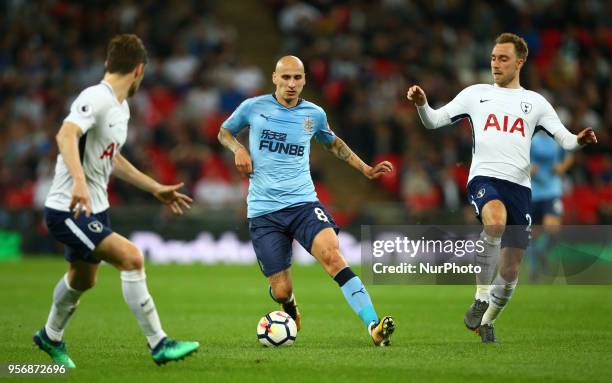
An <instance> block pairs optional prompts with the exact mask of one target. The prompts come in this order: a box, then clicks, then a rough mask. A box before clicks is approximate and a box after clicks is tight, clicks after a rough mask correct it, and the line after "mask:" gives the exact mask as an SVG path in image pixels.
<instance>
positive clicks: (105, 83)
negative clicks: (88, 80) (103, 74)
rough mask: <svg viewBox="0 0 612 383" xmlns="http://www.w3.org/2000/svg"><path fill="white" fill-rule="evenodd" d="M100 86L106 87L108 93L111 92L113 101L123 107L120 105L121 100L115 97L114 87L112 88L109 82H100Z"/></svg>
mask: <svg viewBox="0 0 612 383" xmlns="http://www.w3.org/2000/svg"><path fill="white" fill-rule="evenodd" d="M100 84H102V85H104V86H105V87H106V88H107V89H108V91H109V92H110V94H111V96H113V100H114V101H115V102H116V103H117V105H121V104H119V100H118V99H117V96H116V95H115V91H114V90H113V87H112V86H111V84H109V83H108V82H107V81H104V80H102V81H100Z"/></svg>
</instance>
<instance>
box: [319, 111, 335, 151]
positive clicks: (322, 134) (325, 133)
mask: <svg viewBox="0 0 612 383" xmlns="http://www.w3.org/2000/svg"><path fill="white" fill-rule="evenodd" d="M316 129H317V132H316V133H315V134H314V138H315V140H317V141H318V142H320V143H322V144H323V145H329V144H331V143H332V142H334V140H335V139H336V135H335V134H334V132H332V130H331V128H330V127H329V123H328V122H327V114H325V112H324V111H323V110H321V114H320V116H319V120H318V121H317V128H316Z"/></svg>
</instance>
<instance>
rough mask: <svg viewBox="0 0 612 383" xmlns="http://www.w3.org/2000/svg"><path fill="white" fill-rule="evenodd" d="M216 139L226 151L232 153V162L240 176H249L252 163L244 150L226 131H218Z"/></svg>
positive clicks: (223, 129)
mask: <svg viewBox="0 0 612 383" xmlns="http://www.w3.org/2000/svg"><path fill="white" fill-rule="evenodd" d="M217 139H218V140H219V142H220V143H221V145H223V146H224V147H226V148H227V149H228V150H231V152H232V153H234V162H235V164H236V169H238V171H239V172H240V173H241V174H244V175H249V174H251V173H252V172H253V163H252V162H251V156H250V155H249V152H248V151H247V150H246V148H245V147H244V146H243V145H242V144H241V143H240V142H238V140H237V139H236V137H234V135H233V134H232V133H231V132H230V131H229V130H227V129H225V128H223V127H222V128H221V129H219V134H218V135H217Z"/></svg>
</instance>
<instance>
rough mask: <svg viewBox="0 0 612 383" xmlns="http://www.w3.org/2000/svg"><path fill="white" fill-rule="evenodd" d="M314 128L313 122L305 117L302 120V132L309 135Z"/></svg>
mask: <svg viewBox="0 0 612 383" xmlns="http://www.w3.org/2000/svg"><path fill="white" fill-rule="evenodd" d="M313 127H314V121H313V120H312V118H310V117H306V118H305V119H304V131H306V132H308V133H310V132H312V128H313Z"/></svg>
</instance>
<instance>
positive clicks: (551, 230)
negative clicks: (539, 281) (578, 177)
mask: <svg viewBox="0 0 612 383" xmlns="http://www.w3.org/2000/svg"><path fill="white" fill-rule="evenodd" d="M562 214H563V203H562V202H561V199H560V198H555V199H552V200H550V201H548V204H547V210H546V213H545V214H544V218H543V219H542V228H541V229H542V230H541V231H542V235H541V238H540V241H539V242H538V243H537V245H538V250H539V251H538V261H539V264H540V266H541V268H542V272H543V273H545V274H549V273H550V272H552V270H550V265H549V262H548V253H549V252H550V250H551V249H553V248H554V247H555V245H556V244H557V242H558V240H559V233H560V231H561V224H562ZM534 245H535V244H534ZM532 247H533V246H532Z"/></svg>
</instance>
